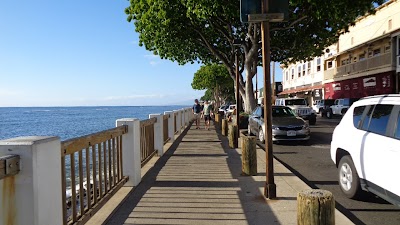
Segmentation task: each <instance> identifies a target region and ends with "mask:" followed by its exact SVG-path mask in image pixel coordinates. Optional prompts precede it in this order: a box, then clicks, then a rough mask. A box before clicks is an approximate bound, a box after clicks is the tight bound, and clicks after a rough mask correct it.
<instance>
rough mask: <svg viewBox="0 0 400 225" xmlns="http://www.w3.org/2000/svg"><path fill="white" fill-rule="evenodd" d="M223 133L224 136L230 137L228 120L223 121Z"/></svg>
mask: <svg viewBox="0 0 400 225" xmlns="http://www.w3.org/2000/svg"><path fill="white" fill-rule="evenodd" d="M221 133H222V135H224V136H226V135H228V120H227V119H222V126H221Z"/></svg>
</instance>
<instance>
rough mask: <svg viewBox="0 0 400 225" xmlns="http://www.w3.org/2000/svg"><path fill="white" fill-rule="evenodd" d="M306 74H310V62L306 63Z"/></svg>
mask: <svg viewBox="0 0 400 225" xmlns="http://www.w3.org/2000/svg"><path fill="white" fill-rule="evenodd" d="M307 73H308V74H310V73H311V62H308V65H307Z"/></svg>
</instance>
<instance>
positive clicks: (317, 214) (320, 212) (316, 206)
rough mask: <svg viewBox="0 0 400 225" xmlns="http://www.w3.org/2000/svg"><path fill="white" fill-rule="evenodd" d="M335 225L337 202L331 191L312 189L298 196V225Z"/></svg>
mask: <svg viewBox="0 0 400 225" xmlns="http://www.w3.org/2000/svg"><path fill="white" fill-rule="evenodd" d="M306 224H316V225H318V224H321V225H322V224H323V225H334V224H335V200H334V198H333V195H332V193H331V192H330V191H326V190H320V189H311V190H305V191H302V192H299V193H298V194H297V225H306Z"/></svg>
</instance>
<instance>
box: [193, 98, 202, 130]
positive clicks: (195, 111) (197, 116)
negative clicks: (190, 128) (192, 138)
mask: <svg viewBox="0 0 400 225" xmlns="http://www.w3.org/2000/svg"><path fill="white" fill-rule="evenodd" d="M192 112H193V115H194V121H195V124H196V129H200V113H201V106H200V104H199V100H197V99H195V100H194V105H193V107H192Z"/></svg>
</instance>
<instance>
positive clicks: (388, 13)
mask: <svg viewBox="0 0 400 225" xmlns="http://www.w3.org/2000/svg"><path fill="white" fill-rule="evenodd" d="M389 20H391V21H392V22H391V23H392V28H391V29H389ZM398 29H400V1H389V2H388V3H386V4H385V5H383V6H380V7H379V8H378V11H377V12H376V13H375V14H374V15H369V16H364V17H362V18H361V19H359V20H357V21H356V25H355V26H353V27H350V29H349V32H348V33H345V34H342V35H340V37H339V47H340V49H339V50H340V51H341V52H342V51H345V50H347V49H350V48H352V47H354V46H357V45H360V44H362V43H364V42H367V41H369V40H372V39H375V38H378V37H380V36H383V35H385V34H389V33H390V32H393V31H395V30H398ZM352 40H353V43H352Z"/></svg>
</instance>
